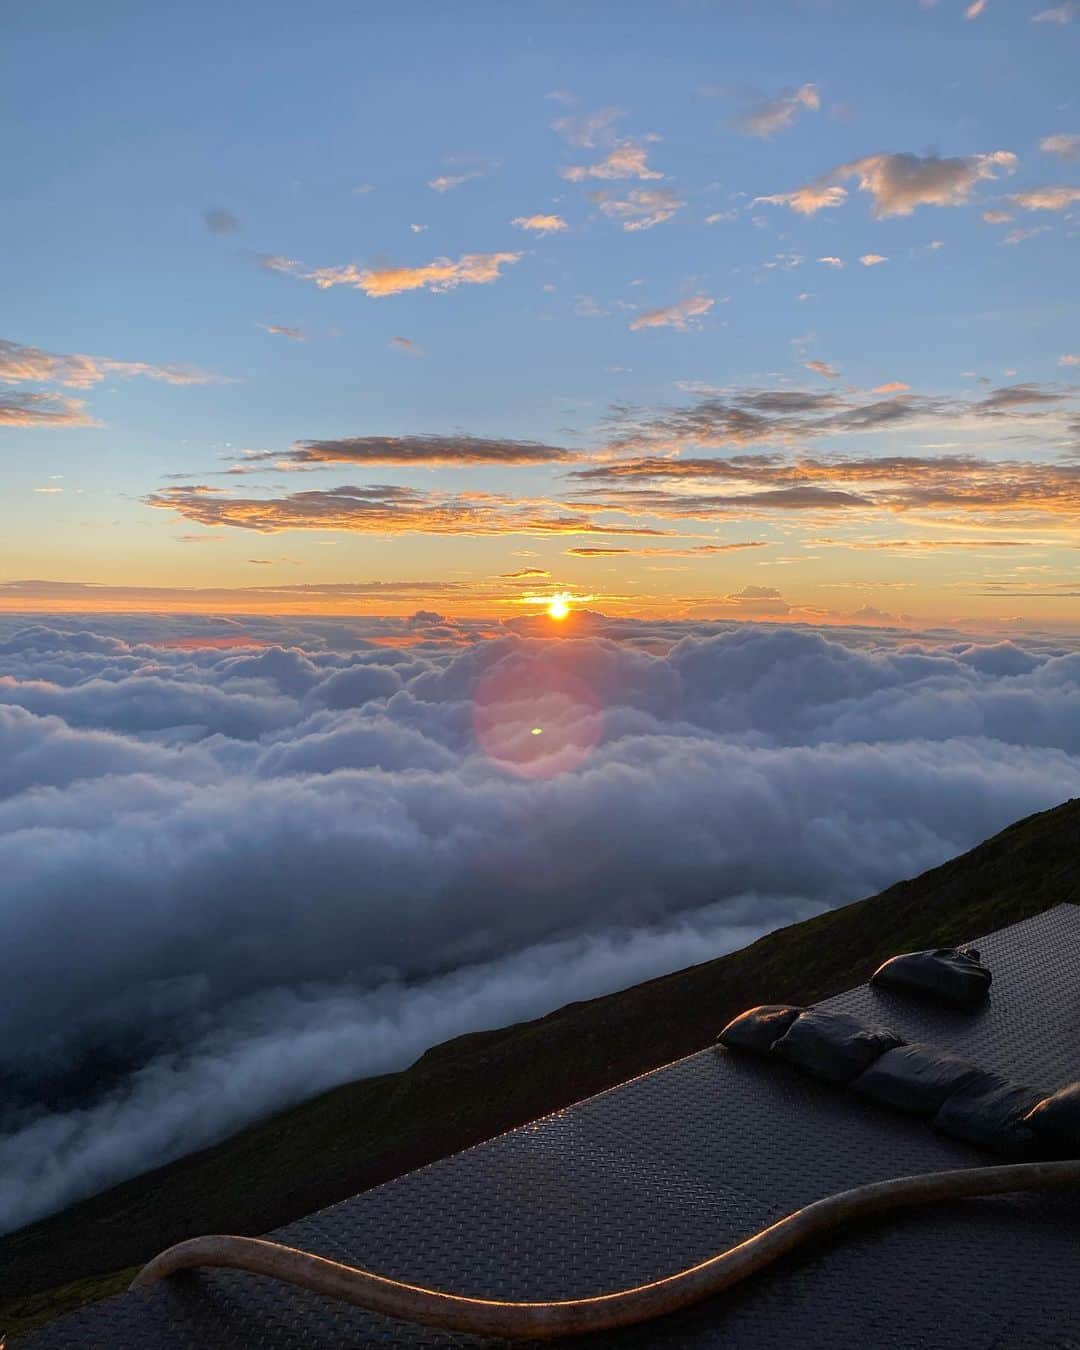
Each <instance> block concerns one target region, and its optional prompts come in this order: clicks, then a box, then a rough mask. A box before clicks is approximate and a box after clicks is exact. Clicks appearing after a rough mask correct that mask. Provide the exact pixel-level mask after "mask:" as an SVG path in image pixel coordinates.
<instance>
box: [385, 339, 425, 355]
mask: <svg viewBox="0 0 1080 1350" xmlns="http://www.w3.org/2000/svg"><path fill="white" fill-rule="evenodd" d="M388 345H389V346H390V347H392V348H393V350H394V351H397V352H404V353H405V355H406V356H423V354H424V349H423V347H421V346H420V344H419V343H418V342H414V341H413V340H412V338H407V337H392V338H391V339H390V342H389V343H388Z"/></svg>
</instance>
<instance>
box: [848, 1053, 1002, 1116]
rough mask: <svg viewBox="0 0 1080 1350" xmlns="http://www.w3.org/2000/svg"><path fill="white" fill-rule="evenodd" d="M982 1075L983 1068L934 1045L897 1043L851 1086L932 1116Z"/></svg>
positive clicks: (893, 1104) (887, 1102) (902, 1108)
mask: <svg viewBox="0 0 1080 1350" xmlns="http://www.w3.org/2000/svg"><path fill="white" fill-rule="evenodd" d="M981 1076H983V1070H982V1069H977V1068H976V1067H975V1065H974V1064H969V1063H968V1062H967V1061H966V1060H963V1059H958V1058H957V1057H956V1056H955V1055H946V1054H944V1053H943V1052H942V1051H940V1050H936V1049H935V1048H934V1047H933V1046H932V1045H898V1046H897V1047H896V1049H895V1050H886V1052H885V1053H884V1054H883V1055H882V1056H881V1057H880V1058H879V1059H876V1060H874V1062H873V1063H872V1064H871V1065H870V1067H869V1068H868V1069H866V1070H864V1071H863V1072H862V1073H861V1074H860V1075H859V1076H858V1078H856V1079H855V1081H854V1082H853V1083H852V1084H851V1087H852V1090H853V1091H855V1092H858V1093H859V1094H860V1096H863V1097H869V1098H870V1100H871V1101H875V1102H880V1103H881V1104H882V1105H883V1106H891V1107H894V1108H895V1109H896V1110H898V1111H910V1112H911V1113H913V1114H914V1115H917V1116H933V1115H936V1114H937V1112H938V1110H939V1109H940V1107H941V1105H942V1103H943V1102H944V1101H945V1099H946V1097H949V1096H951V1095H952V1093H954V1092H956V1091H957V1089H958V1088H962V1087H966V1086H967V1085H968V1084H969V1083H971V1082H973V1081H974V1080H975V1079H977V1078H979V1077H981Z"/></svg>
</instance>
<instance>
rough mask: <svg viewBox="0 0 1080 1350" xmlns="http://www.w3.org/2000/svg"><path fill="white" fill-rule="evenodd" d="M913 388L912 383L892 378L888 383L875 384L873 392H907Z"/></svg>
mask: <svg viewBox="0 0 1080 1350" xmlns="http://www.w3.org/2000/svg"><path fill="white" fill-rule="evenodd" d="M910 388H911V385H910V384H905V383H904V381H903V380H890V381H889V382H888V383H887V384H879V385H875V387H874V389H873V392H874V393H875V394H905V393H907V391H908V390H909V389H910Z"/></svg>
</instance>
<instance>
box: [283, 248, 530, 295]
mask: <svg viewBox="0 0 1080 1350" xmlns="http://www.w3.org/2000/svg"><path fill="white" fill-rule="evenodd" d="M520 257H521V254H520V253H466V254H463V255H462V257H460V258H458V259H457V261H456V262H455V261H453V260H452V259H450V258H435V259H434V260H433V261H432V262H429V263H422V264H421V265H420V266H419V267H407V266H401V267H395V266H392V265H390V264H384V265H382V266H377V267H361V266H360V265H359V264H358V263H345V264H343V265H342V266H340V267H315V268H312V269H311V270H307V269H305V267H304V265H303V264H302V263H299V262H296V261H295V259H292V258H283V257H280V256H278V255H271V256H269V257H263V258H262V259H261V260H260V261H261V265H262V266H263V267H265V268H269V270H271V271H274V272H284V273H288V274H289V275H291V276H295V277H299V278H300V280H301V281H311V282H314V283H315V285H316V286H318V287H319V289H320V290H323V291H325V290H329V289H330V288H331V287H333V286H351V287H352V288H353V289H355V290H358V291H363V292H364V294H365V295H370V296H384V295H399V294H400V293H401V292H402V291H419V290H427V291H435V292H441V291H452V290H454V289H455V288H456V287H458V286H462V285H473V286H483V285H487V284H488V283H489V282H492V281H496V280H498V278H499V275H500V272H501V269H502V268H503V267H504V266H509V265H510V264H511V263H516V262H517V261H518V260H519V259H520Z"/></svg>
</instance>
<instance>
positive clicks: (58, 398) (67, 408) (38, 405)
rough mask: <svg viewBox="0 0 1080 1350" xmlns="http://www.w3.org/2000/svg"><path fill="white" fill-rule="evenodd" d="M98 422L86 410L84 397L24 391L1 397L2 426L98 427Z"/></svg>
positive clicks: (0, 395)
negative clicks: (67, 396) (66, 396)
mask: <svg viewBox="0 0 1080 1350" xmlns="http://www.w3.org/2000/svg"><path fill="white" fill-rule="evenodd" d="M100 425H101V424H100V423H99V422H95V420H94V419H93V418H92V417H90V416H89V414H88V413H87V412H86V411H85V403H84V401H83V400H82V399H81V398H65V397H64V395H62V394H30V393H24V392H21V391H17V392H13V393H10V394H0V426H4V427H96V426H100Z"/></svg>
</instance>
